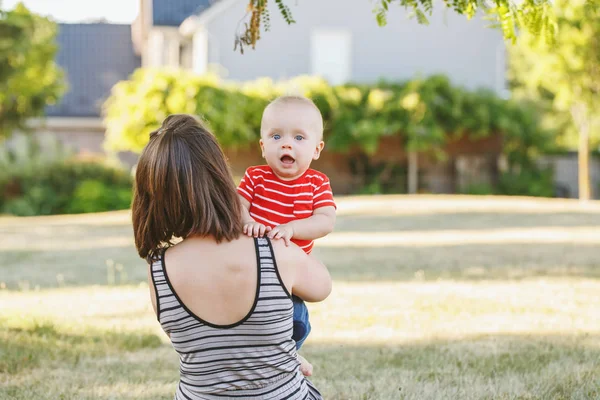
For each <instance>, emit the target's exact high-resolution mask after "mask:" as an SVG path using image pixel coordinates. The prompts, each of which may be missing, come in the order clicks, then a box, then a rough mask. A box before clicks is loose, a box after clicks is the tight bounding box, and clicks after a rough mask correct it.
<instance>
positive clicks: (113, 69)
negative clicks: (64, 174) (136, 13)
mask: <svg viewBox="0 0 600 400" xmlns="http://www.w3.org/2000/svg"><path fill="white" fill-rule="evenodd" d="M57 42H58V53H57V56H56V62H57V63H58V64H59V65H60V66H61V68H62V69H63V70H64V73H65V78H66V81H67V91H66V93H65V95H64V96H63V98H62V99H61V101H60V103H59V104H57V105H54V106H50V107H48V108H47V109H46V118H44V119H40V120H36V121H33V125H34V126H35V129H36V131H37V132H38V133H52V134H54V135H56V136H57V137H58V138H59V139H61V140H62V141H63V142H64V143H66V144H67V145H69V146H70V147H73V148H75V149H76V150H77V151H79V152H83V153H98V152H101V151H102V143H103V141H104V131H105V129H104V125H103V123H102V117H101V114H102V103H103V102H104V100H106V98H107V97H108V96H109V95H110V91H111V88H112V87H113V86H114V84H115V83H117V82H119V81H120V80H124V79H127V78H128V77H129V75H130V74H131V73H132V72H133V71H134V70H135V69H136V68H138V67H139V66H140V65H141V60H140V57H138V56H136V55H135V53H134V51H133V45H132V40H131V27H130V26H129V25H117V24H106V23H90V24H59V30H58V35H57ZM124 158H125V160H127V159H128V160H129V161H133V157H132V156H131V155H129V156H127V155H124Z"/></svg>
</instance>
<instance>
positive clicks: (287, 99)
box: [261, 95, 323, 138]
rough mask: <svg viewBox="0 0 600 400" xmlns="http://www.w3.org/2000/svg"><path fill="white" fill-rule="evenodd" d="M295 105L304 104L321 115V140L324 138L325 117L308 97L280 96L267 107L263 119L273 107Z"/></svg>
mask: <svg viewBox="0 0 600 400" xmlns="http://www.w3.org/2000/svg"><path fill="white" fill-rule="evenodd" d="M294 103H295V104H303V105H305V106H308V107H310V108H312V109H313V110H314V111H315V112H316V113H317V114H318V115H319V134H320V135H321V138H322V137H323V115H322V114H321V110H319V107H317V105H316V104H315V103H314V102H313V101H312V100H311V99H309V98H308V97H304V96H299V95H283V96H279V97H277V98H275V99H274V100H273V101H271V102H270V103H269V104H268V105H267V106H266V107H265V109H264V111H263V116H262V118H263V119H264V117H265V114H266V113H267V111H268V110H269V109H271V108H273V107H277V106H279V105H284V104H294ZM261 125H262V123H261ZM261 131H262V127H261Z"/></svg>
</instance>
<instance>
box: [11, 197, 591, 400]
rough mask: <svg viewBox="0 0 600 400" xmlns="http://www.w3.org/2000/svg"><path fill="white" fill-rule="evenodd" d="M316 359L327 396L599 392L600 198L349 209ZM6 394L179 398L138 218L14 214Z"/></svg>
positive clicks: (335, 240)
mask: <svg viewBox="0 0 600 400" xmlns="http://www.w3.org/2000/svg"><path fill="white" fill-rule="evenodd" d="M315 253H316V254H317V255H318V256H319V257H320V258H321V259H323V260H324V261H325V262H326V263H327V265H328V266H329V268H330V270H331V272H332V275H333V276H334V291H333V293H332V295H331V296H330V298H329V299H327V300H326V301H325V302H323V303H319V304H312V305H310V310H311V318H312V319H311V321H312V324H313V333H312V334H311V336H310V338H309V340H308V341H307V343H306V345H305V346H304V350H303V352H304V355H305V356H306V357H307V358H309V359H310V360H311V361H312V362H313V363H314V365H315V376H314V377H313V381H314V383H315V384H316V386H317V387H318V388H319V389H320V390H321V391H322V392H323V394H324V396H325V398H326V399H334V400H342V399H344V400H348V399H352V400H354V399H382V400H386V399H394V400H396V399H415V400H416V399H419V400H421V399H544V400H545V399H597V398H600V311H599V310H600V204H599V203H593V202H592V203H588V204H586V205H581V204H579V203H578V202H575V201H567V200H533V199H524V198H477V197H462V196H420V197H404V196H380V197H368V198H361V197H354V198H343V199H340V200H339V217H338V223H337V227H336V232H335V233H333V234H331V235H330V236H329V237H327V238H325V239H322V240H320V241H319V242H318V244H317V248H316V250H315ZM0 260H2V261H1V262H0V399H170V398H172V396H173V393H174V390H175V385H176V382H177V378H178V360H177V355H176V354H175V352H174V351H173V349H172V348H171V347H170V345H169V344H168V339H167V338H166V336H164V334H162V332H161V331H160V328H159V326H158V324H157V322H156V319H155V318H154V316H153V314H152V311H151V307H150V304H149V300H148V287H147V284H146V283H145V280H146V270H145V265H144V263H143V262H142V261H141V260H140V259H139V258H138V257H137V256H136V253H135V250H134V248H133V241H132V234H131V227H130V224H129V214H128V213H127V212H115V213H102V214H92V215H81V216H56V217H34V218H11V217H2V218H0Z"/></svg>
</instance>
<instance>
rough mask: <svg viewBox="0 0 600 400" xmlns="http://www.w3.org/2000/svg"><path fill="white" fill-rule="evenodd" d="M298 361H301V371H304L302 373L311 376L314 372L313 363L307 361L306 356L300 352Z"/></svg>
mask: <svg viewBox="0 0 600 400" xmlns="http://www.w3.org/2000/svg"><path fill="white" fill-rule="evenodd" d="M298 361H300V372H302V375H304V376H311V375H312V373H313V366H312V364H311V363H309V362H308V361H306V358H304V357H302V356H301V355H300V354H298Z"/></svg>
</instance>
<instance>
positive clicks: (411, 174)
mask: <svg viewBox="0 0 600 400" xmlns="http://www.w3.org/2000/svg"><path fill="white" fill-rule="evenodd" d="M418 161H419V160H418V157H417V152H416V151H411V152H409V153H408V193H409V194H415V193H417V190H418V189H419V162H418Z"/></svg>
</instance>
